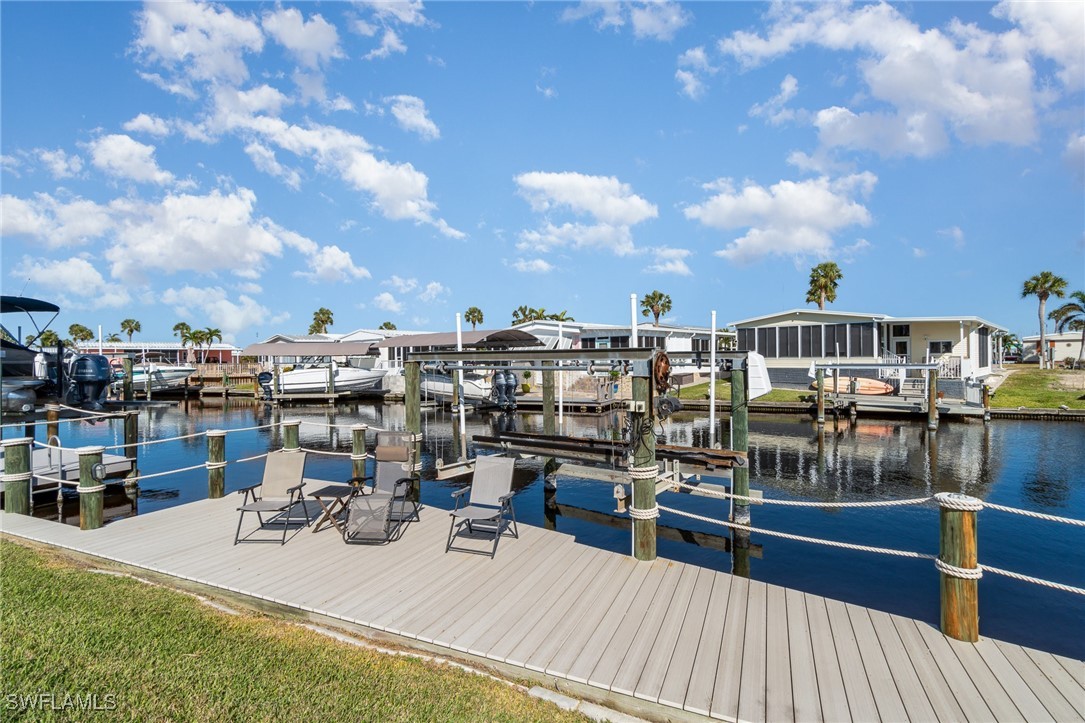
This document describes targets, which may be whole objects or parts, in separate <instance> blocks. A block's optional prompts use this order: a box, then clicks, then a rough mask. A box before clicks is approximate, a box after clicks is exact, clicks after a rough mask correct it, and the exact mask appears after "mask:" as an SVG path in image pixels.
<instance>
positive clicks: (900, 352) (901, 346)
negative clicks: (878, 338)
mask: <svg viewBox="0 0 1085 723" xmlns="http://www.w3.org/2000/svg"><path fill="white" fill-rule="evenodd" d="M893 353H894V354H896V355H897V356H908V342H906V341H895V342H893Z"/></svg>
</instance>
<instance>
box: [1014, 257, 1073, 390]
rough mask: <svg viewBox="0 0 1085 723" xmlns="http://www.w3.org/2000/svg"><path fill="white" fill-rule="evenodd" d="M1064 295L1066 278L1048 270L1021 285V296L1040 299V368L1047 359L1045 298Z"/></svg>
mask: <svg viewBox="0 0 1085 723" xmlns="http://www.w3.org/2000/svg"><path fill="white" fill-rule="evenodd" d="M1065 295H1066V279H1064V278H1062V277H1061V276H1056V275H1055V274H1053V273H1051V272H1050V271H1041V272H1040V273H1038V274H1036V275H1035V276H1033V277H1032V278H1031V279H1028V280H1027V281H1025V283H1024V284H1023V285H1022V286H1021V298H1022V299H1024V298H1025V297H1028V296H1035V297H1036V298H1037V299H1039V300H1040V314H1039V315H1040V368H1041V369H1043V368H1044V365H1045V362H1046V359H1047V331H1046V329H1045V328H1044V320H1045V318H1046V317H1045V315H1044V310H1045V309H1046V308H1047V300H1048V299H1049V298H1050V297H1052V296H1057V297H1058V298H1060V299H1061V298H1062V297H1063V296H1065Z"/></svg>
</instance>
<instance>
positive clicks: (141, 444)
mask: <svg viewBox="0 0 1085 723" xmlns="http://www.w3.org/2000/svg"><path fill="white" fill-rule="evenodd" d="M206 436H207V432H206V431H203V432H193V433H192V434H183V435H181V436H180V437H166V438H165V439H145V440H143V441H142V442H133V443H132V444H111V445H109V446H107V447H103V448H102V449H126V448H128V447H149V446H151V445H152V444H165V443H166V442H179V441H181V440H182V439H195V438H196V437H206Z"/></svg>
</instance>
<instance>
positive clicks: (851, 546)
mask: <svg viewBox="0 0 1085 723" xmlns="http://www.w3.org/2000/svg"><path fill="white" fill-rule="evenodd" d="M659 509H661V510H663V511H664V512H670V513H672V514H675V515H679V516H681V517H689V518H691V519H694V520H700V521H702V522H708V523H711V524H716V525H723V526H724V527H731V528H733V529H736V530H742V531H744V532H751V533H752V532H757V533H759V534H762V535H768V536H769V537H780V538H783V539H785V540H795V541H796V542H812V543H814V544H817V545H826V546H828V547H840V548H843V549H845V550H858V551H860V552H880V553H882V554H885V555H895V556H896V557H911V558H916V559H919V560H933V559H935V556H934V555H928V554H926V553H923V552H912V551H910V550H895V549H893V548H891V547H872V546H870V545H858V544H855V543H852V542H838V541H836V540H822V539H820V538H817V537H806V536H805V535H793V534H791V533H789V532H777V531H775V530H763V529H760V528H757V527H750V526H749V525H740V524H738V523H737V522H730V521H728V520H718V519H715V518H713V517H705V516H704V515H698V514H694V513H692V512H686V511H684V510H676V509H674V508H673V507H664V506H663V505H659Z"/></svg>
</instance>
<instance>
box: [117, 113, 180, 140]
mask: <svg viewBox="0 0 1085 723" xmlns="http://www.w3.org/2000/svg"><path fill="white" fill-rule="evenodd" d="M121 127H122V128H124V130H126V131H128V132H129V133H146V134H147V135H150V136H157V137H159V138H162V137H164V136H168V135H169V134H170V126H169V123H167V122H166V121H165V120H163V119H162V118H159V117H158V116H156V115H148V114H147V113H140V114H139V115H137V116H136V117H135V118H133V119H132V120H130V121H126V122H125V123H124V125H123V126H121Z"/></svg>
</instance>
